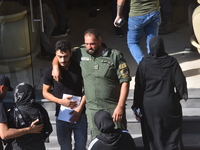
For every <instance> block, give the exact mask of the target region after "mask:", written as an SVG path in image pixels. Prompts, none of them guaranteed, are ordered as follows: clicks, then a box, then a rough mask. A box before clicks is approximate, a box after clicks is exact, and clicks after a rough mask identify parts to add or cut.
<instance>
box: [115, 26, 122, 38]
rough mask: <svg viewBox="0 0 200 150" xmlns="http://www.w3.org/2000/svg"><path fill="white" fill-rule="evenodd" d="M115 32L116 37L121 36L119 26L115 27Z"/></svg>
mask: <svg viewBox="0 0 200 150" xmlns="http://www.w3.org/2000/svg"><path fill="white" fill-rule="evenodd" d="M115 34H116V37H117V38H121V37H122V36H123V32H122V29H121V28H116V29H115Z"/></svg>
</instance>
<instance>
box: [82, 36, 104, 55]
mask: <svg viewBox="0 0 200 150" xmlns="http://www.w3.org/2000/svg"><path fill="white" fill-rule="evenodd" d="M84 39H85V46H86V48H87V53H88V54H90V55H93V56H95V55H96V54H97V53H98V52H99V49H100V47H101V43H102V39H96V38H95V37H94V35H92V34H86V35H85V37H84Z"/></svg>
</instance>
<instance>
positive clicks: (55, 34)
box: [51, 28, 70, 38]
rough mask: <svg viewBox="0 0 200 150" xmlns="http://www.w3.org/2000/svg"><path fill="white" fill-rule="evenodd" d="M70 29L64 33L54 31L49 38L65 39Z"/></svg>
mask: <svg viewBox="0 0 200 150" xmlns="http://www.w3.org/2000/svg"><path fill="white" fill-rule="evenodd" d="M69 31H70V29H69V28H68V29H67V30H65V31H60V30H59V29H58V28H57V29H55V30H54V31H53V33H52V34H51V37H52V38H61V37H66V36H67V35H68V33H69Z"/></svg>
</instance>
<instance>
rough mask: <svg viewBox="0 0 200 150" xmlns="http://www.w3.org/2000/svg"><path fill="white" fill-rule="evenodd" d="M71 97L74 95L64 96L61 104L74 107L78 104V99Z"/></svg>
mask: <svg viewBox="0 0 200 150" xmlns="http://www.w3.org/2000/svg"><path fill="white" fill-rule="evenodd" d="M70 98H72V95H70V96H67V97H65V98H63V99H62V101H61V105H63V106H66V107H69V108H70V109H74V108H75V107H76V106H77V101H73V100H70Z"/></svg>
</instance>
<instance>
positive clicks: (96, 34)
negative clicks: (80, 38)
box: [84, 28, 100, 39]
mask: <svg viewBox="0 0 200 150" xmlns="http://www.w3.org/2000/svg"><path fill="white" fill-rule="evenodd" d="M86 34H92V35H94V37H95V38H96V39H100V32H99V31H98V30H97V29H93V28H90V29H88V30H86V31H85V33H84V36H85V35H86Z"/></svg>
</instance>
